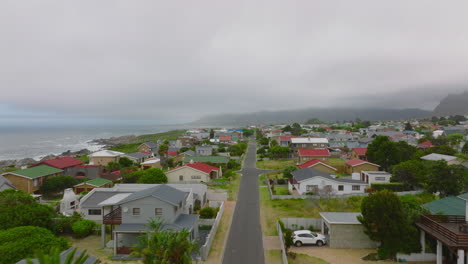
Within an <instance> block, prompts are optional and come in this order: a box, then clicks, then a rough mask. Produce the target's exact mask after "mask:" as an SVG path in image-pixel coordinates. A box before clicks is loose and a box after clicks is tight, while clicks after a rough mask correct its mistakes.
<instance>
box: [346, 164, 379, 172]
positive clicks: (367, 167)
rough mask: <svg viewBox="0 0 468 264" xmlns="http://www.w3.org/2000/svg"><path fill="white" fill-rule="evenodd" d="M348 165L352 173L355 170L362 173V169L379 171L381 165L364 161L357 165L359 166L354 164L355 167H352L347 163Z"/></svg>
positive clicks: (348, 170) (348, 169)
mask: <svg viewBox="0 0 468 264" xmlns="http://www.w3.org/2000/svg"><path fill="white" fill-rule="evenodd" d="M346 166H347V172H348V173H349V174H351V173H353V172H359V173H361V171H378V170H379V167H377V166H374V165H372V164H369V163H364V164H361V165H357V166H354V167H351V166H349V165H346Z"/></svg>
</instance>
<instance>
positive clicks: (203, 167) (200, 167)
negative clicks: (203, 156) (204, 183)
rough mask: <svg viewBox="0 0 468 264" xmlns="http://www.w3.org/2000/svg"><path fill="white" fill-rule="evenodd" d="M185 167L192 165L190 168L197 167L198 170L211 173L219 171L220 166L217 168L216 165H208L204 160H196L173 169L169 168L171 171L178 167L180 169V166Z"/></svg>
mask: <svg viewBox="0 0 468 264" xmlns="http://www.w3.org/2000/svg"><path fill="white" fill-rule="evenodd" d="M183 167H190V168H193V169H196V170H199V171H202V172H204V173H210V172H212V171H219V168H216V167H214V166H211V165H208V164H206V163H203V162H194V163H187V164H185V165H182V166H178V167H176V168H174V169H172V170H169V171H173V170H176V169H179V168H183ZM169 171H168V172H169Z"/></svg>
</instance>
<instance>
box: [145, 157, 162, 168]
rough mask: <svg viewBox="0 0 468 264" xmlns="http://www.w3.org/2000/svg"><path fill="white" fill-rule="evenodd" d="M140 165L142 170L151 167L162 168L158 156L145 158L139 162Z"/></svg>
mask: <svg viewBox="0 0 468 264" xmlns="http://www.w3.org/2000/svg"><path fill="white" fill-rule="evenodd" d="M140 166H141V169H142V170H147V169H151V168H156V169H160V168H162V166H161V160H160V159H158V158H151V159H147V160H146V161H145V162H142V163H140Z"/></svg>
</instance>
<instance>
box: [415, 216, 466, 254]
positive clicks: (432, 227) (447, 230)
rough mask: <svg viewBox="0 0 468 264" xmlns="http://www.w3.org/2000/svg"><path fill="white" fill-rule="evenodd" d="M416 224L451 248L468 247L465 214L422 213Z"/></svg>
mask: <svg viewBox="0 0 468 264" xmlns="http://www.w3.org/2000/svg"><path fill="white" fill-rule="evenodd" d="M416 225H417V226H418V227H419V228H420V229H421V230H423V231H424V232H426V233H427V234H429V235H431V236H433V237H434V238H436V239H437V240H439V241H440V242H442V243H443V244H445V245H446V246H447V247H449V248H450V249H451V250H455V249H468V225H467V222H466V219H465V216H464V215H422V216H421V219H420V220H419V222H418V223H416Z"/></svg>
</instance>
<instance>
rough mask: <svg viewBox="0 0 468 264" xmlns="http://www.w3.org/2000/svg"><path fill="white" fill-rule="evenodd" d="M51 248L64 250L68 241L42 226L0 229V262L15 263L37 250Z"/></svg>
mask: <svg viewBox="0 0 468 264" xmlns="http://www.w3.org/2000/svg"><path fill="white" fill-rule="evenodd" d="M52 248H58V249H59V250H65V249H67V248H68V241H67V240H66V239H65V238H58V237H55V236H54V234H53V233H52V232H51V231H49V230H47V229H45V228H42V227H35V226H21V227H15V228H11V229H8V230H3V231H0V256H1V257H0V264H10V263H16V262H18V261H20V260H22V259H24V258H30V257H33V256H34V253H36V252H37V251H39V252H43V253H48V252H49V251H50V250H51V249H52Z"/></svg>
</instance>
